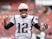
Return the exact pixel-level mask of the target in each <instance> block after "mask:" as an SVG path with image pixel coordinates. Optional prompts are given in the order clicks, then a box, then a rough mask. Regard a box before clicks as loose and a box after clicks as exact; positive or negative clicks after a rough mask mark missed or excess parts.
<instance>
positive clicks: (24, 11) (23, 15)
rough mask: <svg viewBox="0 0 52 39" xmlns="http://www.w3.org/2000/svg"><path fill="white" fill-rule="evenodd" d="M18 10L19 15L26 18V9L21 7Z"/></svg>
mask: <svg viewBox="0 0 52 39" xmlns="http://www.w3.org/2000/svg"><path fill="white" fill-rule="evenodd" d="M19 11H20V15H21V17H22V18H26V17H27V12H28V9H21V10H19Z"/></svg>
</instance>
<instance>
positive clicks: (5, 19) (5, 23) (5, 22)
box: [4, 17, 8, 26]
mask: <svg viewBox="0 0 52 39" xmlns="http://www.w3.org/2000/svg"><path fill="white" fill-rule="evenodd" d="M7 20H8V17H4V26H6V25H7Z"/></svg>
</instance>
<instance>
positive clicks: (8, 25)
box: [4, 18, 14, 29]
mask: <svg viewBox="0 0 52 39" xmlns="http://www.w3.org/2000/svg"><path fill="white" fill-rule="evenodd" d="M7 19H8V18H5V19H4V28H5V29H9V28H11V27H12V26H13V25H14V19H13V18H11V21H10V22H9V23H8V24H7Z"/></svg>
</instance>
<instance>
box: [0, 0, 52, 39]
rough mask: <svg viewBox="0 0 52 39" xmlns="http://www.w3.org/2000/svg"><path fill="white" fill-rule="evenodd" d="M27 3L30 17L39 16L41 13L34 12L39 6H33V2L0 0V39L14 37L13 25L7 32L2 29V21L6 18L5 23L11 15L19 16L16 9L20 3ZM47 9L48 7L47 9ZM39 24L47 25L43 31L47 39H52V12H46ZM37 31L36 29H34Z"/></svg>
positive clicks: (31, 0)
mask: <svg viewBox="0 0 52 39" xmlns="http://www.w3.org/2000/svg"><path fill="white" fill-rule="evenodd" d="M22 2H24V3H27V4H28V5H29V10H30V13H29V14H31V15H35V16H38V17H39V16H40V15H41V14H42V13H41V11H40V12H39V11H38V12H37V10H35V9H36V8H38V7H39V5H35V3H34V0H1V1H0V37H10V36H14V33H15V25H14V26H13V27H11V28H10V29H9V30H5V29H4V25H3V20H4V17H6V16H7V17H8V19H7V23H8V22H9V20H10V18H11V17H12V16H13V15H16V14H19V13H18V10H17V7H18V5H19V4H20V3H22ZM48 8H49V7H48ZM39 22H40V23H46V24H48V29H47V30H45V33H46V37H47V39H52V10H51V9H50V10H48V12H47V14H46V15H45V16H44V17H42V18H41V19H40V21H39ZM34 30H35V31H37V29H34Z"/></svg>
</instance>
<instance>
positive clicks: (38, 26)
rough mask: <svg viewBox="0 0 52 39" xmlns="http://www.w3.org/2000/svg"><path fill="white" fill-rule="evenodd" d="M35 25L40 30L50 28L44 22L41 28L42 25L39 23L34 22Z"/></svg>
mask: <svg viewBox="0 0 52 39" xmlns="http://www.w3.org/2000/svg"><path fill="white" fill-rule="evenodd" d="M33 26H34V27H35V28H37V29H38V30H39V31H45V30H46V29H47V28H48V25H47V24H44V25H43V27H42V29H40V25H39V24H38V23H33Z"/></svg>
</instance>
